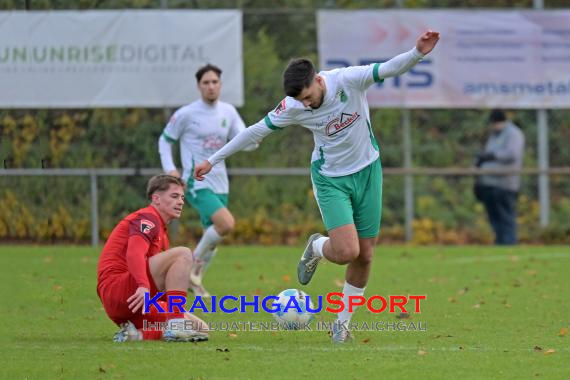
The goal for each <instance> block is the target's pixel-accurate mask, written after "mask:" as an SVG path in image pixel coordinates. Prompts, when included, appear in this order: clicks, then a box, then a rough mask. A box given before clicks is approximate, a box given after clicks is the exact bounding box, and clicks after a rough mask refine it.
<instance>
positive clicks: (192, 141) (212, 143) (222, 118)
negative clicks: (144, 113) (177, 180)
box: [162, 99, 245, 194]
mask: <svg viewBox="0 0 570 380" xmlns="http://www.w3.org/2000/svg"><path fill="white" fill-rule="evenodd" d="M244 129H245V124H244V122H243V120H242V119H241V117H240V116H239V114H238V112H237V110H236V109H235V107H234V106H232V105H231V104H229V103H225V102H222V101H217V102H216V103H215V104H213V105H210V104H208V103H206V102H204V101H203V100H202V99H199V100H196V101H195V102H193V103H190V104H188V105H186V106H184V107H181V108H179V109H178V110H177V111H176V112H175V113H174V114H173V115H172V117H171V118H170V121H169V122H168V124H167V125H166V127H165V128H164V132H163V134H162V135H163V137H164V138H165V139H166V140H167V141H168V142H170V143H174V142H177V141H180V155H181V161H182V168H183V173H182V179H183V180H184V181H185V182H186V183H187V184H188V190H189V191H191V192H192V191H193V190H199V189H204V188H208V189H211V190H212V191H213V192H214V193H216V194H227V193H228V192H229V184H228V175H227V171H226V164H225V162H223V161H222V162H220V163H219V165H217V166H216V167H214V168H213V169H212V171H211V172H210V174H209V175H208V176H207V177H206V179H205V180H204V181H194V178H193V172H194V166H195V165H196V164H198V163H200V162H202V161H204V160H206V159H207V158H208V157H210V156H211V155H212V154H214V153H216V152H217V151H218V150H219V149H220V148H221V147H223V146H224V145H225V144H226V143H227V142H228V141H229V140H231V139H232V138H233V137H234V136H236V135H237V134H238V133H239V132H241V131H242V130H244Z"/></svg>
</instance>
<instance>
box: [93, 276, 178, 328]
mask: <svg viewBox="0 0 570 380" xmlns="http://www.w3.org/2000/svg"><path fill="white" fill-rule="evenodd" d="M149 279H150V297H151V298H152V297H153V296H154V295H156V293H157V292H158V289H157V288H156V285H155V284H154V281H152V277H151V276H150V274H149ZM137 288H138V285H137V283H136V282H135V279H134V278H133V277H132V276H131V275H130V273H128V272H125V273H121V274H117V275H114V276H112V277H108V278H106V279H105V281H104V282H103V283H101V284H99V286H98V288H97V293H98V294H99V298H100V299H101V302H102V303H103V307H104V308H105V312H106V313H107V315H108V316H109V318H110V319H111V320H112V321H113V322H115V323H116V324H117V325H119V324H121V323H125V322H127V321H131V322H132V323H133V324H134V325H135V326H136V327H137V328H138V329H142V328H143V321H144V320H146V321H147V322H152V323H155V322H165V321H166V320H167V319H168V318H167V317H168V314H167V313H158V311H157V310H156V309H155V308H154V307H151V309H150V313H147V314H144V315H143V314H142V308H141V310H138V311H137V312H136V313H133V312H132V311H131V310H130V309H129V304H128V302H127V299H128V298H129V297H130V296H132V295H133V294H134V293H135V291H136V290H137ZM159 303H160V305H161V306H162V308H163V309H164V310H167V304H166V302H164V301H159Z"/></svg>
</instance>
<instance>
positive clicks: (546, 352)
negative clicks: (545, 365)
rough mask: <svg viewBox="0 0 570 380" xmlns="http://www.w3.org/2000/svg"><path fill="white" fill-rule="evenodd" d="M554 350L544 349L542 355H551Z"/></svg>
mask: <svg viewBox="0 0 570 380" xmlns="http://www.w3.org/2000/svg"><path fill="white" fill-rule="evenodd" d="M555 352H556V350H555V349H554V348H549V349H548V350H546V351H544V355H552V354H554V353H555Z"/></svg>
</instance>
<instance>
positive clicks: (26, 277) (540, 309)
mask: <svg viewBox="0 0 570 380" xmlns="http://www.w3.org/2000/svg"><path fill="white" fill-rule="evenodd" d="M98 254H99V251H98V250H96V249H92V248H89V247H75V246H2V247H0V276H1V278H2V313H1V318H2V319H1V320H0V321H1V328H2V330H1V336H0V339H1V341H0V357H2V359H3V360H2V365H1V366H0V378H2V379H51V378H56V379H59V378H69V379H81V378H86V379H130V378H137V379H152V378H154V379H159V378H168V379H273V378H275V379H282V378H297V379H303V378H317V379H320V378H331V379H379V378H387V379H388V378H394V379H395V378H398V379H405V378H408V379H458V378H461V379H462V380H464V379H499V378H500V379H529V378H533V379H536V378H539V379H541V378H542V379H569V378H570V332H569V333H565V331H567V328H569V327H570V306H569V305H568V302H569V301H570V299H569V297H568V294H569V289H570V276H569V273H570V248H569V247H518V248H493V247H453V248H449V247H431V248H421V247H394V246H389V247H382V246H378V247H377V249H376V260H375V263H374V269H373V272H372V277H371V281H370V283H369V285H368V288H367V292H366V295H368V296H370V295H373V294H380V295H385V296H387V295H390V294H406V295H407V294H427V300H426V301H423V302H422V313H421V314H412V316H411V319H409V320H407V321H406V322H408V323H409V322H422V323H425V324H426V325H427V330H426V331H370V332H362V331H361V332H357V333H355V336H356V339H355V342H354V344H351V345H344V346H333V345H332V344H331V343H330V340H329V338H328V336H327V334H326V332H323V331H312V332H309V331H280V332H259V331H250V332H243V331H232V332H227V331H216V332H212V333H211V336H210V341H208V342H205V343H199V344H194V343H170V344H168V343H163V342H132V343H126V344H116V343H113V342H112V340H111V338H112V336H113V333H114V332H115V331H116V327H115V326H114V325H113V323H112V322H110V321H109V320H108V319H107V317H106V315H105V313H104V311H103V309H102V307H101V305H100V303H99V299H98V298H97V295H96V293H95V284H96V265H97V258H98ZM299 254H300V248H294V247H293V248H290V247H222V248H221V249H220V252H219V254H218V256H217V258H216V261H215V263H214V265H213V266H212V268H211V269H210V272H209V273H208V276H207V277H206V285H208V289H209V290H210V291H211V292H212V293H214V294H218V295H225V294H232V295H240V294H244V295H253V294H261V295H262V296H265V295H269V294H277V293H278V292H280V291H281V290H283V289H287V288H295V287H298V284H297V283H296V275H295V268H296V264H297V259H298V256H299ZM343 273H344V270H343V268H341V267H339V266H336V265H333V264H329V263H327V264H324V265H321V266H320V267H319V269H318V271H317V274H316V275H315V277H314V278H313V281H312V283H311V284H310V286H307V287H304V288H303V289H304V290H305V291H306V292H308V293H309V294H311V295H323V294H326V293H328V292H330V291H339V290H340V286H341V284H342V278H343ZM198 315H200V316H201V317H202V318H204V319H205V320H206V321H208V322H222V321H224V322H234V321H252V322H253V321H271V320H272V317H271V316H270V315H268V314H265V313H260V314H253V313H248V314H231V315H226V314H222V313H216V314H201V313H198ZM317 319H318V320H323V321H332V320H334V317H333V315H332V314H330V313H327V312H322V313H320V314H319V316H318V317H317ZM353 321H355V322H364V321H368V322H374V321H384V322H398V321H399V320H398V319H397V318H396V315H394V314H387V313H382V314H379V315H377V314H372V313H370V312H368V311H367V310H364V309H362V308H361V309H359V311H358V312H357V313H356V315H355V317H354V318H353Z"/></svg>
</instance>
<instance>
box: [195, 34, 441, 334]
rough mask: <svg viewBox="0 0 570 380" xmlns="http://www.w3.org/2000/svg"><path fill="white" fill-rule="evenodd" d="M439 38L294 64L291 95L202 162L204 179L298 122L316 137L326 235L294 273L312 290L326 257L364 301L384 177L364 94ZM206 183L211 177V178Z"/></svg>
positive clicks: (315, 174) (315, 169)
mask: <svg viewBox="0 0 570 380" xmlns="http://www.w3.org/2000/svg"><path fill="white" fill-rule="evenodd" d="M438 40H439V33H437V32H432V31H427V32H425V33H423V34H422V35H421V36H420V37H419V38H418V39H417V41H416V46H415V47H414V48H413V49H412V50H410V51H408V52H406V53H403V54H400V55H398V56H396V57H394V58H392V59H391V60H389V61H387V62H385V63H382V64H380V63H376V64H372V65H369V66H354V67H347V68H342V69H336V70H331V71H321V72H320V73H318V74H317V73H316V72H315V69H314V66H313V64H312V63H311V61H309V60H307V59H295V60H293V61H291V62H290V63H289V66H288V67H287V68H286V69H285V72H284V74H283V87H284V90H285V94H286V95H287V97H286V98H285V99H283V100H282V101H281V103H279V105H278V106H277V107H276V108H275V109H274V110H273V111H271V112H269V114H268V115H267V116H266V117H265V118H264V119H263V120H261V121H259V122H258V123H256V124H254V125H252V126H251V127H249V128H247V129H246V130H245V131H243V132H241V133H240V134H239V135H238V136H236V137H235V138H234V139H233V140H232V141H231V142H229V143H228V144H227V145H226V146H225V147H224V148H222V149H220V150H219V151H218V152H217V153H216V154H214V155H212V156H211V157H210V158H208V160H206V161H204V162H202V163H200V164H199V165H197V166H196V168H195V170H194V176H195V178H196V179H198V180H203V179H204V175H205V174H207V173H208V172H210V170H212V168H213V167H214V165H216V164H218V163H219V162H221V161H222V160H224V159H225V158H227V157H228V156H230V155H231V154H233V153H235V152H237V151H239V150H240V149H242V148H243V147H245V146H247V145H248V144H251V143H253V142H256V141H261V140H262V139H263V138H264V137H266V136H267V135H269V134H270V133H271V132H273V131H275V130H280V129H281V128H284V127H286V126H289V125H294V124H299V125H301V126H303V127H305V128H307V129H309V130H311V132H313V137H314V140H315V148H314V150H313V155H312V159H311V161H312V162H311V180H312V182H313V191H314V193H315V198H316V200H317V203H318V205H319V208H320V211H321V214H322V217H323V221H324V224H325V227H326V229H327V231H328V234H329V237H325V236H322V235H321V234H314V235H312V236H311V237H310V238H309V241H308V243H307V247H306V248H305V252H304V253H303V255H302V257H301V260H300V262H299V265H298V268H297V273H298V276H299V281H300V282H301V284H303V285H305V284H308V283H309V281H310V280H311V278H312V276H313V274H314V272H315V270H316V267H317V264H318V263H319V261H320V260H321V259H322V258H323V257H325V258H326V259H327V260H329V261H332V262H334V263H337V264H348V267H347V269H346V275H345V280H346V281H345V284H344V289H343V293H344V302H345V305H347V304H348V297H349V296H362V295H363V294H364V288H365V286H366V284H367V282H368V276H369V273H370V268H371V264H372V255H373V249H374V243H375V241H376V237H377V236H378V233H379V231H380V215H381V210H382V171H381V165H380V154H379V147H378V144H377V142H376V139H375V137H374V134H373V132H372V127H371V125H370V115H369V109H368V102H367V100H366V90H367V89H368V87H370V86H371V85H373V84H374V83H377V82H381V81H382V80H383V78H387V77H392V76H396V75H400V74H403V73H405V72H406V71H408V70H409V69H410V68H412V67H413V66H414V65H415V64H417V63H418V62H419V61H420V60H421V59H422V58H423V57H424V55H425V54H428V53H429V52H430V51H432V50H433V48H434V47H435V45H436V44H437V41H438ZM207 178H208V177H206V179H207ZM347 309H348V308H345V309H344V310H343V311H342V312H340V313H339V314H338V321H337V323H335V324H334V325H333V326H334V327H333V331H332V340H333V342H335V343H344V342H347V341H349V340H350V339H351V334H350V332H349V331H348V328H347V326H348V325H349V322H350V319H351V316H352V313H350V312H349V311H348V310H347Z"/></svg>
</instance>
